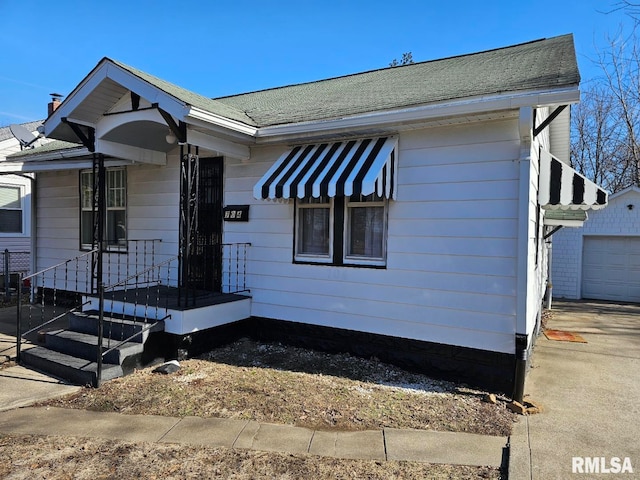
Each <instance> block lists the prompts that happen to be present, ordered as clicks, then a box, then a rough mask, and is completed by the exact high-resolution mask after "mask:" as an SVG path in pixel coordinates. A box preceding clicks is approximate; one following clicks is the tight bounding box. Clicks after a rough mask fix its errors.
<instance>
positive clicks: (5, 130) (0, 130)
mask: <svg viewBox="0 0 640 480" xmlns="http://www.w3.org/2000/svg"><path fill="white" fill-rule="evenodd" d="M43 123H44V120H35V121H33V122H27V123H21V124H20V125H22V126H23V127H24V128H26V129H27V130H29V131H30V132H35V131H36V129H37V128H38V127H39V126H40V125H42V124H43ZM9 138H13V134H12V133H11V130H10V129H9V127H0V142H1V141H2V140H7V139H9Z"/></svg>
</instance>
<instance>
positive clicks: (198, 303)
mask: <svg viewBox="0 0 640 480" xmlns="http://www.w3.org/2000/svg"><path fill="white" fill-rule="evenodd" d="M247 298H251V297H250V296H249V295H243V294H240V293H220V292H209V291H206V290H186V289H184V288H181V289H179V288H177V287H166V286H161V287H159V288H158V287H155V286H154V287H148V288H147V287H138V288H130V289H127V290H118V291H115V292H106V293H105V296H104V300H105V306H107V305H108V303H107V302H111V301H114V302H123V303H135V304H146V305H148V306H150V307H159V308H167V309H168V310H177V311H185V310H192V309H195V308H202V307H209V306H212V305H221V304H223V303H229V302H235V301H239V300H246V299H247Z"/></svg>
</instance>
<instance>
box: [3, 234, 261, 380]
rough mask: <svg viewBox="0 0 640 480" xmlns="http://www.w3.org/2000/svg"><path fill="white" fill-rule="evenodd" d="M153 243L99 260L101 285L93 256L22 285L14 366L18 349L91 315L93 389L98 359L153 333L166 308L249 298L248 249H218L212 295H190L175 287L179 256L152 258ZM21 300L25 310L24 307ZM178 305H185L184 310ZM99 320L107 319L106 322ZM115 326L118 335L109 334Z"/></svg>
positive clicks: (186, 288) (93, 252)
mask: <svg viewBox="0 0 640 480" xmlns="http://www.w3.org/2000/svg"><path fill="white" fill-rule="evenodd" d="M159 243H160V242H159V241H157V240H154V241H138V242H133V241H132V243H131V247H130V248H128V249H127V252H120V253H115V252H105V253H103V265H102V281H100V282H99V281H97V280H98V279H97V278H96V275H95V266H96V257H97V256H98V255H99V253H98V249H94V250H91V251H88V252H86V253H83V254H82V255H79V256H77V257H75V258H73V259H70V260H66V261H64V262H61V263H58V264H56V265H53V266H51V267H49V268H46V269H44V270H41V271H39V272H36V273H34V274H32V275H29V276H26V277H23V278H21V282H20V283H21V285H24V286H25V292H27V294H26V295H25V296H26V298H24V299H23V298H22V296H20V297H19V299H18V312H17V332H18V333H17V335H16V337H17V343H16V358H17V361H18V362H19V361H20V352H21V345H22V343H23V342H28V343H31V344H37V343H38V336H39V334H40V333H42V332H43V331H44V330H45V329H49V328H55V329H65V328H67V326H68V325H67V324H65V320H66V318H67V315H68V314H70V313H74V312H81V311H83V310H87V311H93V312H94V313H93V315H95V316H97V317H98V328H97V331H98V339H97V341H96V357H95V358H96V363H97V372H96V379H95V380H96V384H95V385H94V386H99V385H100V382H101V378H102V363H103V359H104V358H105V356H106V355H107V354H108V353H110V352H111V351H113V350H115V349H117V348H119V347H120V346H121V345H123V344H124V343H127V342H129V341H130V340H131V339H132V338H133V337H136V336H138V335H143V334H145V333H146V332H147V331H152V330H154V329H155V330H157V329H156V328H155V327H156V326H157V325H158V324H159V323H161V322H163V321H165V320H167V319H168V318H170V316H171V313H170V312H171V310H172V309H177V310H182V309H185V308H187V309H188V308H197V307H199V306H206V305H213V304H215V302H216V301H217V299H216V296H217V297H218V298H219V297H220V296H224V295H227V294H241V293H248V292H249V288H248V285H247V260H248V251H249V247H250V244H249V243H229V244H221V245H219V246H218V249H219V256H217V265H216V268H218V269H219V270H220V271H221V278H222V282H221V288H220V289H219V291H217V292H212V291H209V292H206V291H205V292H203V291H195V290H193V289H191V288H189V286H188V285H187V286H181V285H180V284H179V283H180V282H179V270H180V258H179V256H171V257H168V256H167V255H164V254H159V252H158V244H159ZM183 295H184V298H183V297H182V296H183ZM27 299H28V305H24V307H26V308H23V302H24V301H27ZM184 299H187V304H185V303H184ZM74 316H77V315H74ZM105 317H108V322H107V321H105ZM118 323H120V324H121V325H118ZM125 324H126V328H125ZM105 326H106V327H105ZM131 326H133V328H134V329H135V328H137V330H135V333H132V334H130V333H124V332H127V331H128V332H131V331H132V330H131V328H129V327H131ZM114 327H115V331H117V332H118V333H114V331H112V330H113V329H114ZM159 328H160V327H159ZM98 346H101V347H100V348H98Z"/></svg>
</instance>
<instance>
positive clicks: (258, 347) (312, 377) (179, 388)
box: [47, 340, 516, 436]
mask: <svg viewBox="0 0 640 480" xmlns="http://www.w3.org/2000/svg"><path fill="white" fill-rule="evenodd" d="M486 393H487V392H482V391H478V390H472V389H468V388H463V387H460V386H457V385H455V384H452V383H449V382H444V381H437V380H433V379H430V378H428V377H426V376H424V375H417V374H412V373H409V372H406V371H403V370H401V369H399V368H396V367H393V366H391V365H388V364H385V363H382V362H380V361H378V360H376V359H369V360H365V359H361V358H357V357H353V356H351V355H348V354H327V353H322V352H317V351H313V350H307V349H302V348H293V347H287V346H284V345H281V344H268V343H258V342H254V341H250V340H241V341H238V342H235V343H233V344H231V345H228V346H226V347H223V348H219V349H216V350H213V351H212V352H210V353H208V354H206V355H204V356H202V357H200V358H196V359H190V360H186V361H184V362H181V369H180V370H179V371H178V372H176V373H173V374H170V375H162V374H157V373H152V369H150V368H149V369H143V370H139V371H137V372H135V373H134V374H132V375H129V376H127V377H124V378H121V379H117V380H113V381H110V382H106V383H105V384H104V385H103V386H102V387H101V388H100V389H97V390H96V389H90V388H87V389H83V390H82V391H80V392H79V393H77V394H74V395H72V396H68V397H64V398H61V399H57V400H53V401H50V402H47V404H48V405H52V406H59V407H66V408H78V409H87V410H97V411H115V412H120V413H125V414H127V413H128V414H154V415H167V416H178V417H181V416H187V415H192V416H199V417H218V418H238V419H248V420H255V421H258V422H270V423H280V424H287V425H296V426H301V427H307V428H311V429H319V430H333V429H338V430H369V429H379V428H413V429H429V430H441V431H455V432H471V433H478V434H485V435H499V436H506V435H509V434H510V433H511V427H512V424H513V422H514V421H515V418H516V416H515V415H514V414H513V413H512V412H510V411H509V410H508V409H507V408H506V406H505V405H506V402H505V401H504V399H501V400H502V401H498V402H497V404H495V405H494V404H491V403H488V402H485V401H483V398H484V396H485V394H486Z"/></svg>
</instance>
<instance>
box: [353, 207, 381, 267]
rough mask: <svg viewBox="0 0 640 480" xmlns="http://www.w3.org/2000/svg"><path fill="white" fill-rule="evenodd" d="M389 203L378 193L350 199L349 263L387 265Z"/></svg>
mask: <svg viewBox="0 0 640 480" xmlns="http://www.w3.org/2000/svg"><path fill="white" fill-rule="evenodd" d="M386 205H387V202H386V201H385V199H384V198H381V197H378V196H377V195H375V194H371V195H366V196H364V195H358V196H357V197H354V196H352V197H350V198H348V199H347V201H346V206H345V210H346V215H345V249H344V261H345V263H363V264H371V265H384V264H385V257H386V242H385V239H386V237H387V221H386V220H387V208H386Z"/></svg>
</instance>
